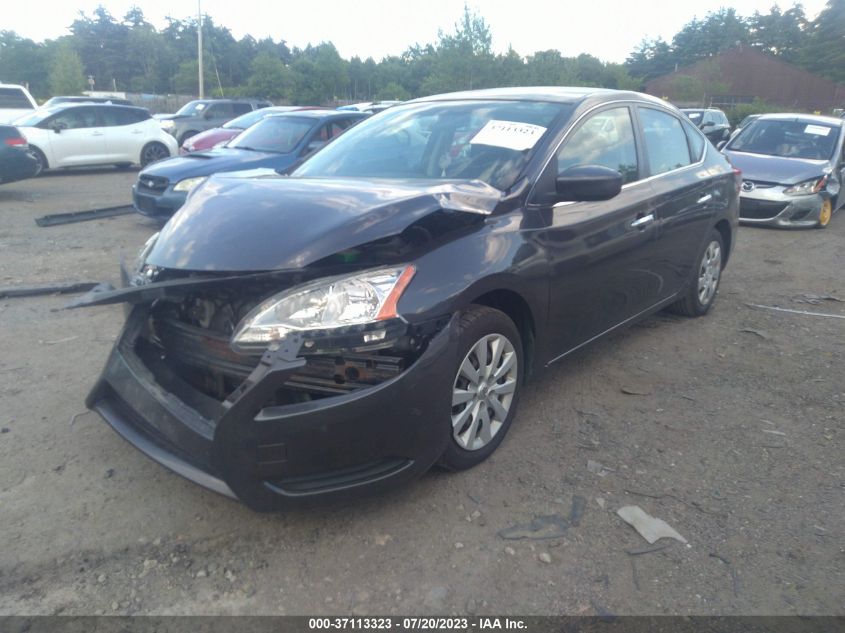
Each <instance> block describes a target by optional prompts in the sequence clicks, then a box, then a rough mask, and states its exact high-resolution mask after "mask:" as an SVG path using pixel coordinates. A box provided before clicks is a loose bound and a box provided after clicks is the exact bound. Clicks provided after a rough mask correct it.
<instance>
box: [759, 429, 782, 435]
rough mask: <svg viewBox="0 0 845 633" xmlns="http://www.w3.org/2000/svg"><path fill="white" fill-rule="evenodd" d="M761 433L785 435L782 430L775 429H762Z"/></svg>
mask: <svg viewBox="0 0 845 633" xmlns="http://www.w3.org/2000/svg"><path fill="white" fill-rule="evenodd" d="M763 433H771V434H772V435H786V433H784V432H783V431H775V430H774V429H763Z"/></svg>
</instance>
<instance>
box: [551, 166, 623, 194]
mask: <svg viewBox="0 0 845 633" xmlns="http://www.w3.org/2000/svg"><path fill="white" fill-rule="evenodd" d="M555 190H556V192H557V196H556V197H557V200H558V202H595V201H599V200H610V199H611V198H614V197H616V196H617V195H619V192H620V191H622V174H620V173H619V172H618V171H616V170H615V169H610V168H609V167H603V166H601V165H576V166H575V167H570V168H569V169H566V170H564V171H563V172H561V173H560V174H558V177H557V178H556V179H555Z"/></svg>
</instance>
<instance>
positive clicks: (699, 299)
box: [669, 229, 725, 317]
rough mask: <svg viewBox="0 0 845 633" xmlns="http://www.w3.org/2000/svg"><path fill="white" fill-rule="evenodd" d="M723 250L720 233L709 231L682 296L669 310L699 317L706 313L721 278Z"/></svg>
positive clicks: (711, 303) (714, 297)
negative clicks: (691, 277)
mask: <svg viewBox="0 0 845 633" xmlns="http://www.w3.org/2000/svg"><path fill="white" fill-rule="evenodd" d="M724 250H725V246H724V242H723V240H722V234H721V233H719V231H717V230H716V229H713V230H712V231H710V235H709V236H708V237H707V242H706V243H705V246H704V250H703V251H702V253H701V255H700V256H699V258H698V261H697V266H696V268H695V270H694V271H693V279H691V280H690V283H689V284H688V287H687V289H686V291H685V293H684V296H683V297H682V298H681V299H679V300H678V301H676V302H675V303H673V304H672V305H670V306H669V310H670V311H671V312H674V313H675V314H680V315H683V316H690V317H699V316H702V315H704V314H707V311H708V310H710V308H711V307H712V306H713V302H714V301H715V300H716V293H717V292H718V291H719V281H721V278H722V253H723V252H724Z"/></svg>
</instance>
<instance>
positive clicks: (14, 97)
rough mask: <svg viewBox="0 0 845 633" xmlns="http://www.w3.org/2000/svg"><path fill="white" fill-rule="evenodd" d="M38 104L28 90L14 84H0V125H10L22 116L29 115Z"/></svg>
mask: <svg viewBox="0 0 845 633" xmlns="http://www.w3.org/2000/svg"><path fill="white" fill-rule="evenodd" d="M37 108H38V104H37V103H36V102H35V99H33V98H32V95H31V94H29V90H27V89H26V88H24V87H23V86H18V85H16V84H1V83H0V123H11V122H12V120H14V119H17V118H18V117H19V116H21V115H23V114H29V113H30V112H32V111H33V110H35V109H37Z"/></svg>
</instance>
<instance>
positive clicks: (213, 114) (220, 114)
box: [206, 103, 232, 119]
mask: <svg viewBox="0 0 845 633" xmlns="http://www.w3.org/2000/svg"><path fill="white" fill-rule="evenodd" d="M206 112H208V113H210V114H209V116H208V118H209V119H222V118H225V117H230V116H232V105H231V104H230V103H213V104H211V105H210V106H208V110H206Z"/></svg>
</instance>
